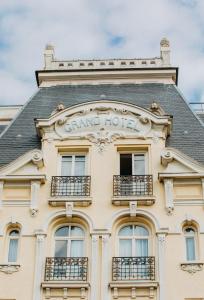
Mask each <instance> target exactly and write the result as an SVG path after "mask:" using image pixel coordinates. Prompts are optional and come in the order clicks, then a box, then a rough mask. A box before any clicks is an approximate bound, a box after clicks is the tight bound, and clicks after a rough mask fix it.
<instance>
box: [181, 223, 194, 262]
mask: <svg viewBox="0 0 204 300" xmlns="http://www.w3.org/2000/svg"><path fill="white" fill-rule="evenodd" d="M184 236H185V243H186V260H187V261H193V260H195V259H196V231H195V229H194V228H193V227H186V228H184Z"/></svg>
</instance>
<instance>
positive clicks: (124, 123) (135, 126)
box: [65, 116, 140, 133]
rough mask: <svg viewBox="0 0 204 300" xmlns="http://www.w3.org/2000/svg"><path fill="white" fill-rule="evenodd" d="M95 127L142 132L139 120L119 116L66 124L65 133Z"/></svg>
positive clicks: (81, 120) (91, 118)
mask: <svg viewBox="0 0 204 300" xmlns="http://www.w3.org/2000/svg"><path fill="white" fill-rule="evenodd" d="M92 127H93V128H94V127H105V128H106V127H112V128H113V127H115V128H117V129H130V130H133V131H136V132H139V131H140V126H139V120H133V119H130V118H124V117H119V116H108V117H107V116H93V117H82V118H78V119H75V120H72V121H70V122H68V121H67V123H66V124H65V131H67V132H69V133H73V132H74V131H77V130H79V129H82V130H83V129H85V128H86V129H88V128H92Z"/></svg>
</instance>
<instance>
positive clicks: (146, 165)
mask: <svg viewBox="0 0 204 300" xmlns="http://www.w3.org/2000/svg"><path fill="white" fill-rule="evenodd" d="M120 154H132V173H134V155H144V163H145V174H144V175H148V174H149V163H148V161H149V160H148V152H147V151H119V152H118V161H119V164H118V166H119V172H118V174H120ZM132 175H138V174H132Z"/></svg>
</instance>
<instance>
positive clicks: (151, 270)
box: [112, 256, 155, 281]
mask: <svg viewBox="0 0 204 300" xmlns="http://www.w3.org/2000/svg"><path fill="white" fill-rule="evenodd" d="M112 280H113V281H124V280H128V281H129V280H133V281H137V280H142V281H144V280H151V281H152V280H155V258H154V257H153V256H140V257H139V256H138V257H113V260H112Z"/></svg>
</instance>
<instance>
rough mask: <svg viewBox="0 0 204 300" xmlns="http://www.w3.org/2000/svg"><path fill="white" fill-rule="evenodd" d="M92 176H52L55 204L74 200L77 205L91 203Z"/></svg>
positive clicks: (52, 200) (52, 202) (53, 201)
mask: <svg viewBox="0 0 204 300" xmlns="http://www.w3.org/2000/svg"><path fill="white" fill-rule="evenodd" d="M90 189H91V176H52V182H51V199H50V200H49V202H50V204H51V205H53V206H56V205H62V204H64V203H66V202H73V203H75V204H76V205H83V206H87V205H89V204H91V198H90Z"/></svg>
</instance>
